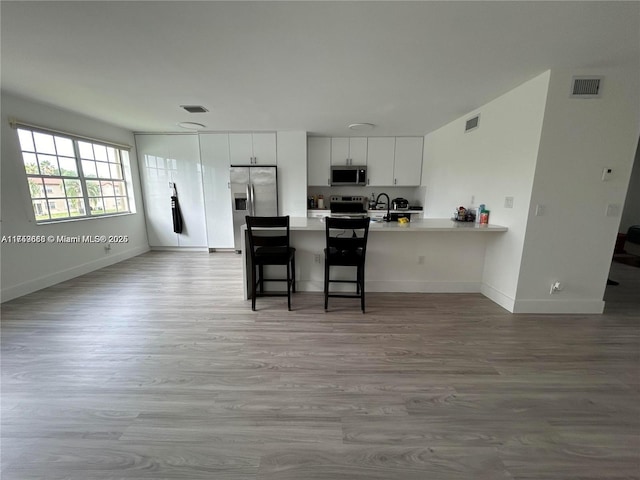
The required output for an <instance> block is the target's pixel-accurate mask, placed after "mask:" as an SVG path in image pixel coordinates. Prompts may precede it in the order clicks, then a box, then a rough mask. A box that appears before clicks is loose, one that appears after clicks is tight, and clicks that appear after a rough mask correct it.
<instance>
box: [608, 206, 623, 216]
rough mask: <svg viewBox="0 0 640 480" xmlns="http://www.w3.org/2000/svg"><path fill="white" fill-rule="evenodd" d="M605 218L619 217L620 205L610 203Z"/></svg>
mask: <svg viewBox="0 0 640 480" xmlns="http://www.w3.org/2000/svg"><path fill="white" fill-rule="evenodd" d="M606 215H607V217H617V216H619V215H620V205H617V204H615V203H610V204H609V205H607V213H606Z"/></svg>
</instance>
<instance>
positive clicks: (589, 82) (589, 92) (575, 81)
mask: <svg viewBox="0 0 640 480" xmlns="http://www.w3.org/2000/svg"><path fill="white" fill-rule="evenodd" d="M602 78H603V77H573V78H572V79H571V97H573V98H599V97H601V96H602Z"/></svg>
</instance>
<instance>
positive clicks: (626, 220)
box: [618, 140, 640, 233]
mask: <svg viewBox="0 0 640 480" xmlns="http://www.w3.org/2000/svg"><path fill="white" fill-rule="evenodd" d="M631 225H640V140H639V141H638V146H637V148H636V157H635V160H634V162H633V170H632V171H631V179H630V180H629V188H628V189H627V199H626V200H625V202H624V210H623V211H622V220H621V221H620V227H619V228H618V231H619V232H621V233H627V230H629V227H630V226H631Z"/></svg>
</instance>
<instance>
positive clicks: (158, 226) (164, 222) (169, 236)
mask: <svg viewBox="0 0 640 480" xmlns="http://www.w3.org/2000/svg"><path fill="white" fill-rule="evenodd" d="M169 140H170V138H169V136H168V135H136V150H137V152H138V165H139V166H140V181H141V183H142V192H143V197H144V213H145V222H146V226H147V236H148V238H149V246H151V247H177V246H178V236H177V235H176V234H175V233H174V232H173V220H172V217H171V189H170V188H169V182H173V174H172V173H173V169H172V167H173V162H172V161H171V160H170V159H169V145H168V144H169Z"/></svg>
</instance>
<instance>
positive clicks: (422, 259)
mask: <svg viewBox="0 0 640 480" xmlns="http://www.w3.org/2000/svg"><path fill="white" fill-rule="evenodd" d="M418 265H424V255H420V256H419V257H418Z"/></svg>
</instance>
